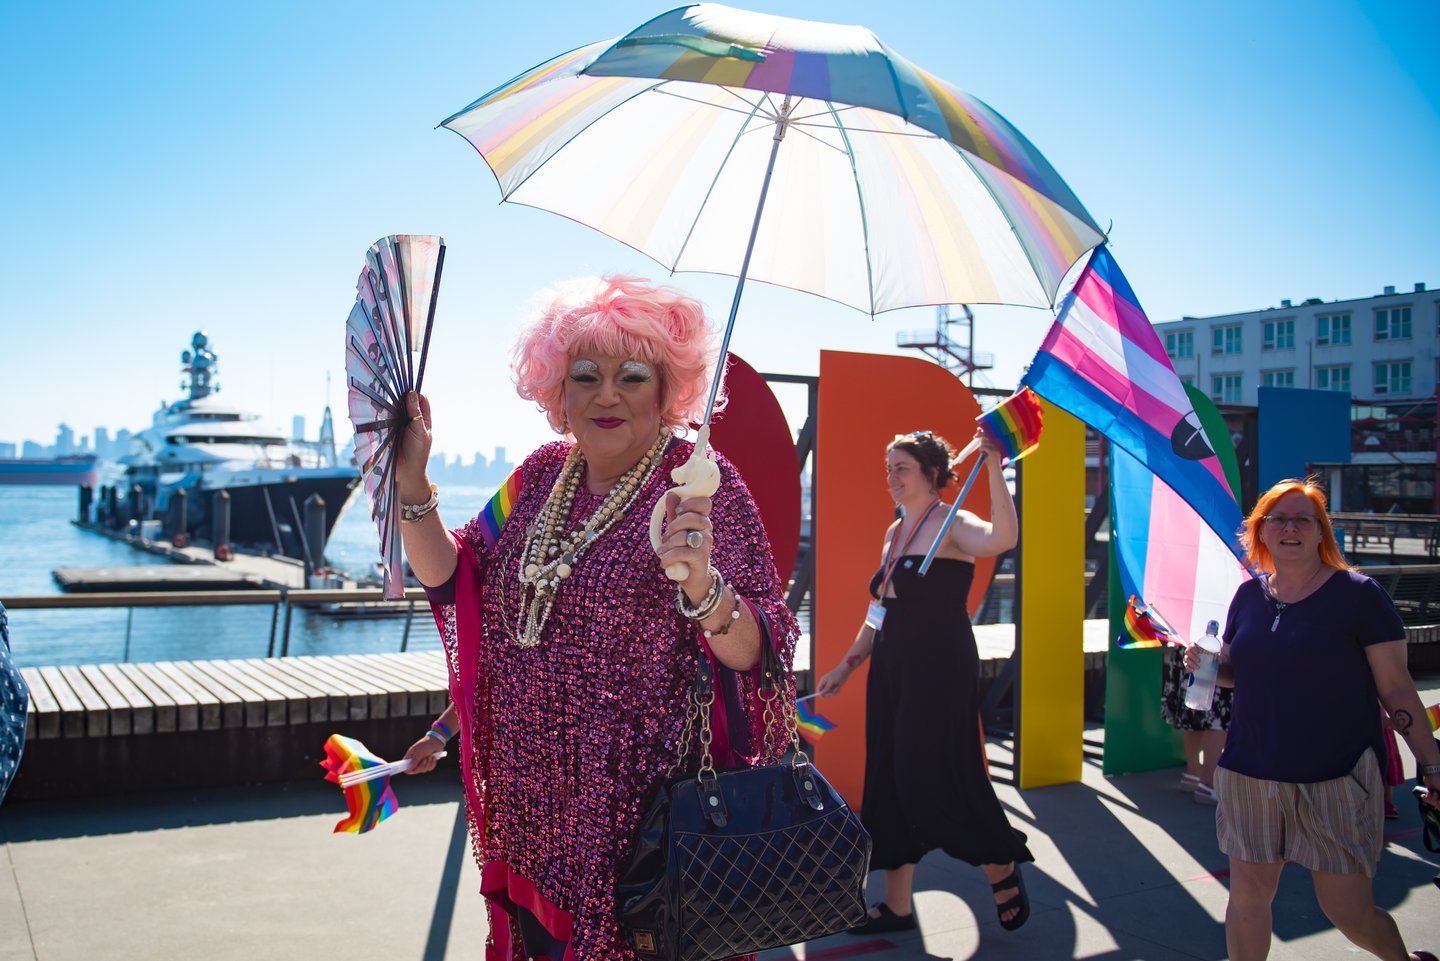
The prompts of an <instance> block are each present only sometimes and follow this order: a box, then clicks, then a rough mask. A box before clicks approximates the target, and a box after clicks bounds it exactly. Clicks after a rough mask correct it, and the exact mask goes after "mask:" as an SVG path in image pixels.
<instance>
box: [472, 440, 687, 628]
mask: <svg viewBox="0 0 1440 961" xmlns="http://www.w3.org/2000/svg"><path fill="white" fill-rule="evenodd" d="M669 443H670V435H669V434H668V433H665V434H661V435H660V437H659V439H658V440H656V441H655V444H654V446H652V447H651V448H650V450H649V451H647V452H646V453H645V456H644V457H641V458H640V460H639V461H638V462H637V463H636V464H635V466H634V467H632V468H630V470H628V471H626V472H625V476H623V477H621V478H620V480H619V482H618V483H616V485H615V486H614V487H612V488H611V489H610V493H609V494H608V495H606V497H605V500H604V502H602V503H601V504H600V506H599V507H597V508H596V509H595V513H593V514H591V515H590V517H589V519H588V520H586V521H585V523H583V524H581V525H580V527H579V528H577V529H576V530H574V531H572V532H571V533H570V534H568V535H566V534H564V533H563V531H564V529H565V524H566V522H567V521H568V520H569V518H570V511H571V509H572V508H573V507H574V504H575V492H576V491H577V490H578V489H579V487H580V477H581V475H582V474H584V472H585V455H584V454H582V453H580V448H579V447H578V446H576V447H572V448H571V449H570V453H569V454H568V455H567V456H566V458H565V463H564V465H563V466H562V467H561V468H560V474H559V476H557V477H556V478H555V486H554V487H552V488H551V489H550V496H549V497H547V498H546V499H545V504H544V505H543V506H542V507H541V508H540V512H539V514H537V515H536V517H535V520H534V522H533V523H532V524H531V526H530V528H529V531H528V532H527V539H528V544H527V547H526V549H525V550H523V551H522V552H521V555H520V570H519V573H518V579H519V581H520V633H519V635H518V636H517V635H516V634H515V633H514V632H513V631H511V630H510V626H509V624H508V623H507V624H506V625H505V632H506V633H507V634H509V635H510V640H511V641H512V642H513V643H514V644H515V646H516V647H523V648H532V647H535V646H537V645H538V644H539V643H540V637H541V634H542V633H543V632H544V630H545V622H546V621H547V620H549V619H550V611H551V610H552V609H553V608H554V606H555V598H556V596H557V595H558V594H559V592H560V585H561V583H562V582H564V581H565V580H567V579H568V578H569V577H570V575H571V574H573V573H574V572H575V565H576V563H577V562H578V561H579V559H580V555H581V554H583V553H584V552H585V551H586V550H588V549H589V548H590V546H591V545H592V544H594V543H595V542H596V541H597V540H599V539H600V537H601V536H602V535H604V534H605V533H606V532H607V531H609V530H610V528H612V527H614V526H615V525H616V524H617V523H618V522H619V521H620V519H621V518H622V517H624V516H625V512H626V511H628V510H629V509H630V506H631V505H632V504H634V503H635V500H636V498H637V497H639V496H640V492H641V491H642V490H643V489H644V488H645V485H646V484H647V483H649V481H650V478H651V477H652V476H654V474H655V471H656V469H657V468H658V467H659V466H660V461H661V459H662V456H663V455H664V453H665V447H666V445H667V444H669ZM500 606H501V611H502V613H503V611H504V608H505V604H504V602H503V601H502V602H501V605H500Z"/></svg>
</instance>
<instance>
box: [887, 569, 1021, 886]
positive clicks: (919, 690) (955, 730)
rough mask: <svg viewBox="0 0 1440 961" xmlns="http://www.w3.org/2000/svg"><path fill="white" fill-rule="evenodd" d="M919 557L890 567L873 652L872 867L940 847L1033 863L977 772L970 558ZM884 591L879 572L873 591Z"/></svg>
mask: <svg viewBox="0 0 1440 961" xmlns="http://www.w3.org/2000/svg"><path fill="white" fill-rule="evenodd" d="M922 559H923V558H922V557H921V556H920V555H907V556H905V557H903V558H901V560H900V562H899V564H897V565H896V568H895V573H894V575H893V576H892V578H891V583H892V585H893V586H894V589H895V595H896V596H895V597H893V598H887V599H886V600H885V623H884V626H883V627H882V629H881V630H880V632H879V633H878V634H877V635H876V638H875V647H874V650H873V652H872V653H871V655H870V675H869V681H868V683H867V686H866V690H865V797H864V801H863V803H862V806H861V820H862V821H863V822H864V824H865V828H866V830H868V831H869V832H870V836H871V837H872V838H873V839H874V841H875V850H874V853H873V855H872V856H871V859H870V866H871V867H873V868H880V869H883V870H894V869H896V868H899V867H901V866H903V865H906V864H914V863H915V862H917V861H919V860H920V859H921V858H922V857H923V856H924V855H925V854H926V853H927V852H929V851H933V850H935V849H937V848H938V849H940V850H941V851H944V852H945V853H946V854H948V855H950V856H951V857H954V858H959V859H960V860H962V861H967V862H969V863H970V864H976V865H980V864H1008V863H1009V862H1011V861H1033V860H1035V858H1034V856H1033V855H1032V854H1031V853H1030V851H1029V849H1028V848H1027V847H1026V846H1025V835H1024V834H1022V833H1020V832H1019V831H1017V830H1015V829H1014V828H1012V827H1011V826H1010V822H1009V821H1008V820H1007V819H1006V817H1005V811H1004V809H1002V808H1001V807H1000V802H999V800H998V799H997V798H996V797H995V789H994V787H993V786H991V784H990V776H989V774H988V773H987V772H986V769H985V757H984V744H983V740H982V737H981V732H980V697H979V673H978V672H979V659H980V658H979V654H978V652H977V651H976V649H975V633H974V631H973V630H972V629H971V627H970V617H969V615H968V614H967V613H966V611H965V599H966V598H967V597H968V596H969V593H970V583H971V581H972V580H973V579H974V577H975V565H974V564H972V563H971V562H969V561H961V560H956V559H954V558H945V557H940V558H936V559H935V561H934V563H932V564H931V566H930V572H929V573H928V574H926V575H925V576H924V577H920V576H919V573H918V572H919V569H920V561H921V560H922ZM879 588H880V574H879V572H878V571H877V572H876V574H875V577H874V578H873V579H872V580H871V582H870V592H871V594H872V595H873V594H875V593H876V592H877V591H878V590H879Z"/></svg>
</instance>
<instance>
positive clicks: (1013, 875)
mask: <svg viewBox="0 0 1440 961" xmlns="http://www.w3.org/2000/svg"><path fill="white" fill-rule="evenodd" d="M1011 888H1018V889H1019V892H1020V893H1019V894H1017V895H1015V897H1013V898H1009V899H1008V900H1005V901H1000V902H997V903H996V904H995V915H996V917H998V918H999V919H1000V927H1002V928H1004V929H1005V930H1006V931H1014V930H1015V929H1016V928H1018V927H1020V925H1022V924H1024V923H1025V922H1026V921H1028V920H1030V896H1029V895H1028V894H1026V893H1025V878H1024V877H1022V876H1021V874H1020V862H1019V861H1016V862H1015V869H1014V870H1013V871H1011V872H1010V874H1009V875H1008V876H1007V877H1006V878H1005V879H1004V880H1001V881H996V882H995V883H994V884H992V885H990V890H991V891H994V892H995V893H996V894H999V893H1000V892H1002V891H1009V890H1010V889H1011ZM1015 908H1019V911H1017V912H1016V914H1015V916H1014V917H1013V918H1011V919H1010V920H1009V921H1006V920H1005V912H1006V911H1010V910H1013V909H1015ZM880 909H881V910H882V911H883V910H884V909H885V906H884V905H883V904H882V905H881V906H880Z"/></svg>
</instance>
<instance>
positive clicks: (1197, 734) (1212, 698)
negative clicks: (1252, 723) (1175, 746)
mask: <svg viewBox="0 0 1440 961" xmlns="http://www.w3.org/2000/svg"><path fill="white" fill-rule="evenodd" d="M1210 625H1212V626H1213V628H1214V630H1213V631H1211V632H1210V633H1208V634H1206V635H1205V636H1204V637H1202V638H1201V639H1200V640H1199V641H1197V642H1196V643H1197V644H1201V645H1203V648H1202V649H1203V650H1205V651H1208V652H1209V653H1211V654H1213V655H1214V658H1213V659H1211V660H1210V661H1209V662H1208V663H1211V664H1212V665H1214V666H1216V667H1218V666H1219V656H1220V646H1221V641H1220V638H1219V636H1218V635H1219V633H1220V625H1219V624H1218V623H1216V622H1215V621H1211V622H1210ZM1184 660H1185V653H1184V651H1183V650H1182V649H1180V648H1178V647H1170V648H1168V649H1167V650H1166V652H1165V666H1164V675H1163V678H1162V682H1161V687H1160V716H1161V718H1163V719H1164V721H1165V723H1167V724H1169V725H1170V726H1171V727H1173V728H1175V729H1176V730H1178V731H1179V732H1180V733H1181V736H1182V738H1183V741H1184V746H1185V772H1184V773H1183V774H1181V775H1180V789H1181V790H1183V791H1188V792H1189V793H1190V796H1191V798H1192V799H1193V800H1194V801H1195V803H1196V804H1209V805H1213V804H1215V800H1216V799H1215V765H1216V762H1218V761H1219V760H1220V752H1221V750H1223V749H1224V747H1225V734H1226V731H1228V730H1229V728H1230V709H1231V696H1232V692H1231V690H1230V688H1228V687H1216V686H1215V685H1214V683H1213V678H1211V683H1208V684H1207V683H1204V682H1203V681H1194V680H1192V679H1194V678H1195V677H1196V675H1194V674H1190V673H1188V672H1187V671H1186V670H1185V666H1184Z"/></svg>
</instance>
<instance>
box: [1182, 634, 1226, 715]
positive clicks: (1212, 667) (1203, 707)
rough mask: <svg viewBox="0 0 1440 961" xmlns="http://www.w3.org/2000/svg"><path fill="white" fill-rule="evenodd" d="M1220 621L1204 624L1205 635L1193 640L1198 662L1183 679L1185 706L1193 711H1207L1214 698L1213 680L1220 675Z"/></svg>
mask: <svg viewBox="0 0 1440 961" xmlns="http://www.w3.org/2000/svg"><path fill="white" fill-rule="evenodd" d="M1219 635H1220V623H1219V622H1218V621H1211V622H1210V623H1208V624H1206V625H1205V636H1204V637H1202V638H1200V639H1199V640H1198V641H1196V642H1195V645H1194V646H1195V647H1196V648H1197V649H1198V651H1199V653H1200V663H1199V665H1198V666H1196V668H1195V671H1194V673H1192V674H1191V675H1190V676H1189V677H1187V678H1186V680H1185V706H1186V707H1188V708H1190V709H1191V710H1194V711H1208V710H1210V704H1211V702H1213V701H1214V700H1215V681H1216V679H1217V678H1218V677H1219V675H1220V636H1219Z"/></svg>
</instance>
